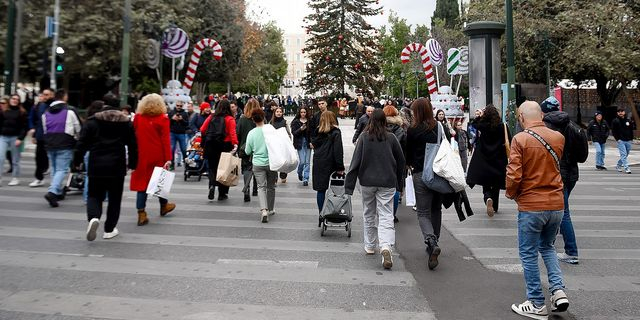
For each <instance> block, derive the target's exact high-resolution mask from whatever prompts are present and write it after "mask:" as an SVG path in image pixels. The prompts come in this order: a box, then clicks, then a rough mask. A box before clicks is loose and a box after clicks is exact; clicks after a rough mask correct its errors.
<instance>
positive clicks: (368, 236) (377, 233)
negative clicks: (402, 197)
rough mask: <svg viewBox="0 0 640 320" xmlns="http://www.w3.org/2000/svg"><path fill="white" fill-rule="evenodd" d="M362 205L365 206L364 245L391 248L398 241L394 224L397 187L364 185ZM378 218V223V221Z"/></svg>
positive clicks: (368, 247)
mask: <svg viewBox="0 0 640 320" xmlns="http://www.w3.org/2000/svg"><path fill="white" fill-rule="evenodd" d="M361 190H362V206H363V207H364V212H363V214H362V215H363V217H364V246H365V247H366V248H367V249H375V248H376V247H377V242H379V244H380V248H388V249H391V248H392V247H393V246H394V245H395V242H396V230H395V228H394V225H393V196H394V195H395V193H396V189H395V188H382V187H365V186H362V189H361ZM376 218H377V220H378V221H377V223H376Z"/></svg>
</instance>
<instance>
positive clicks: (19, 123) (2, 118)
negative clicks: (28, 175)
mask: <svg viewBox="0 0 640 320" xmlns="http://www.w3.org/2000/svg"><path fill="white" fill-rule="evenodd" d="M4 101H6V102H7V103H8V104H7V105H2V106H1V107H2V109H0V159H2V162H0V164H3V163H4V159H5V155H6V154H7V151H11V169H12V170H11V175H12V177H13V178H12V179H11V181H10V182H9V184H8V185H9V186H17V185H19V184H20V180H19V179H18V177H19V176H20V154H21V153H22V150H23V147H24V146H23V142H24V138H25V137H26V135H27V131H28V130H29V122H28V114H27V111H26V110H25V109H24V107H23V106H22V104H21V103H20V96H19V95H17V94H14V95H11V97H9V100H8V101H7V100H4ZM2 172H3V168H2V166H1V165H0V182H1V180H2Z"/></svg>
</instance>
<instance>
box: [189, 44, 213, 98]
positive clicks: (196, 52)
mask: <svg viewBox="0 0 640 320" xmlns="http://www.w3.org/2000/svg"><path fill="white" fill-rule="evenodd" d="M206 47H209V48H211V49H213V58H214V59H216V60H220V59H221V58H222V47H221V46H220V44H219V43H218V41H215V40H213V39H202V40H200V41H198V43H196V46H195V47H194V48H193V54H191V61H189V67H188V68H187V74H186V75H185V78H184V83H183V86H184V89H185V91H186V94H187V95H189V92H190V91H191V86H192V85H193V78H195V77H196V71H197V70H198V63H200V56H201V55H202V51H203V50H204V49H205V48H206Z"/></svg>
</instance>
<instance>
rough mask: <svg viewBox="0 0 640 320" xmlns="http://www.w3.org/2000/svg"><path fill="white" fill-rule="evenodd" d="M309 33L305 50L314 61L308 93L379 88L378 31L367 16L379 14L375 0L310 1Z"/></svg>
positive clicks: (309, 70)
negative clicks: (348, 87) (348, 88)
mask: <svg viewBox="0 0 640 320" xmlns="http://www.w3.org/2000/svg"><path fill="white" fill-rule="evenodd" d="M308 5H309V7H310V8H311V9H312V11H313V13H311V14H310V15H308V16H307V17H306V18H305V19H304V22H305V23H306V32H307V33H308V34H310V37H309V39H308V40H307V42H306V44H305V48H304V49H303V53H304V52H307V53H308V56H309V57H310V59H311V63H309V64H308V65H307V74H306V76H305V77H304V79H303V87H304V88H305V90H306V91H307V92H309V93H316V92H320V93H324V92H328V91H331V92H333V93H334V94H335V95H342V94H344V92H345V86H350V87H352V89H356V90H362V91H363V92H370V93H371V92H377V91H379V88H380V82H379V80H378V79H379V78H380V66H379V63H378V60H377V59H378V54H377V52H378V50H379V48H378V44H377V41H376V36H377V32H378V31H377V30H376V29H375V28H374V27H372V26H371V25H370V24H369V23H368V22H367V21H366V20H365V18H366V17H369V16H374V15H379V14H381V13H382V8H380V7H379V6H378V1H376V0H310V1H309V2H308Z"/></svg>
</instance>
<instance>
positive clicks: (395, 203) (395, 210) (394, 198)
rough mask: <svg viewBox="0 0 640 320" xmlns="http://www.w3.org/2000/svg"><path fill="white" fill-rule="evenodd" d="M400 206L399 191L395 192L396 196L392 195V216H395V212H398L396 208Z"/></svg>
mask: <svg viewBox="0 0 640 320" xmlns="http://www.w3.org/2000/svg"><path fill="white" fill-rule="evenodd" d="M399 205H400V191H396V194H394V195H393V216H394V217H395V216H396V212H398V206H399Z"/></svg>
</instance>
